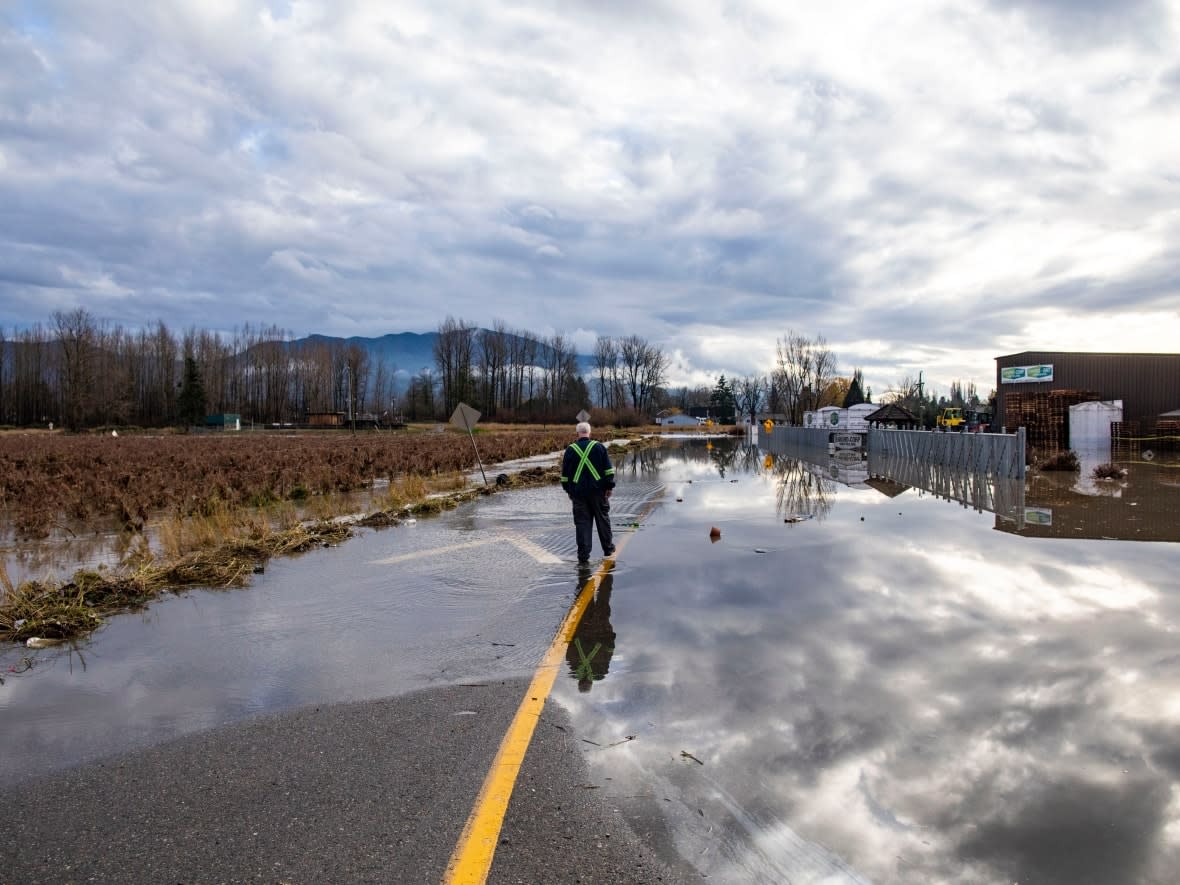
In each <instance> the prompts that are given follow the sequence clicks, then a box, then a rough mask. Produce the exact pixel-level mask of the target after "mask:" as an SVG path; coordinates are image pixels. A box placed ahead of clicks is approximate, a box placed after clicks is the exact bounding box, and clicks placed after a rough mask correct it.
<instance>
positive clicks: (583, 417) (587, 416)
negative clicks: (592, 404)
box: [574, 409, 590, 422]
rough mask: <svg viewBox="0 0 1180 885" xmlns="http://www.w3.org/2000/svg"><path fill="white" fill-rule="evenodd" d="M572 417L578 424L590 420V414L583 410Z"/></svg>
mask: <svg viewBox="0 0 1180 885" xmlns="http://www.w3.org/2000/svg"><path fill="white" fill-rule="evenodd" d="M574 417H575V418H577V419H578V421H579V422H582V421H589V420H590V413H589V412H587V411H586V410H585V409H582V411H580V412H578V414H576V415H575V416H574Z"/></svg>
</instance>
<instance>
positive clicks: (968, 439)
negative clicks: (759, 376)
mask: <svg viewBox="0 0 1180 885" xmlns="http://www.w3.org/2000/svg"><path fill="white" fill-rule="evenodd" d="M829 436H830V432H829V431H825V430H810V429H808V428H804V427H775V428H774V429H773V430H772V431H771V432H770V433H769V434H768V438H767V440H766V441H765V443H764V445H765V446H766V447H767V448H768V450H769V451H772V452H780V451H784V452H785V451H786V449H787V448H796V449H810V450H811V454H810V455H807V456H805V457H811V458H814V457H815V454H814V453H815V451H816V450H817V449H819V450H826V449H827V448H828V442H829ZM864 437H865V448H866V449H867V450H868V452H869V454H872V455H888V456H895V457H898V458H908V459H911V460H914V461H923V462H930V463H933V464H938V465H940V466H943V467H949V468H953V469H956V470H961V471H966V472H973V473H987V474H990V475H993V476H998V477H1007V478H1010V479H1024V432H1023V430H1020V431H1018V432H1017V433H937V432H932V431H921V430H876V429H874V430H869V431H867V432H865V433H864Z"/></svg>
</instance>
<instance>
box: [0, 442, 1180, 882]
mask: <svg viewBox="0 0 1180 885" xmlns="http://www.w3.org/2000/svg"><path fill="white" fill-rule="evenodd" d="M618 466H619V485H620V487H619V492H618V493H617V494H616V496H615V498H614V499H613V508H614V513H613V521H614V523H615V526H616V531H617V532H620V533H623V532H630V533H633V534H632V536H631V537H629V538H628V539H627V543H626V546H625V547H624V549H623V551H622V554H621V555H620V557H619V561H618V563H617V564H616V566H615V568H614V570H613V571H612V572H611V574H610V575H609V576H608V577H607V578H606V579H604V581H603V582H602V585H601V587H600V589H599V592H598V595H597V598H596V599H595V601H594V603H593V604H592V606H591V608H590V609H589V610H588V611H587V614H586V616H585V617H584V619H583V621H582V625H581V626H580V627H579V629H578V631H577V633H576V634H575V640H574V642H571V643H570V647H569V649H568V653H567V656H566V661H567V663H566V669H565V672H564V673H563V674H562V676H561V677H560V678H559V680H558V683H557V685H556V687H555V689H554V694H553V699H554V700H555V701H556V702H557V703H560V704H561V705H562V706H563V707H565V708H566V709H567V710H568V711H569V713H570V716H571V718H572V720H573V723H574V725H575V726H576V728H577V729H578V734H579V737H581V738H583V739H585V741H586V743H585V747H586V750H587V753H588V756H589V759H590V762H591V772H592V775H593V778H594V782H593V786H595V787H597V788H598V789H599V790H600V791H601V794H602V795H603V796H604V798H606V799H607V800H608V801H609V802H611V803H612V804H615V805H618V806H620V807H622V808H623V809H624V810H631V811H633V812H634V814H635V816H636V818H637V819H638V818H640V817H643V818H644V821H645V826H646V827H648V828H649V829H650V824H651V821H650V815H651V813H652V809H653V808H656V809H658V810H659V812H660V813H661V814H662V816H663V824H662V826H664V827H665V828H666V832H667V833H668V834H669V836H670V840H671V844H672V846H674V848H675V850H676V851H678V852H679V853H680V854H681V855H682V856H683V857H684V858H685V859H687V861H688V862H689V863H690V864H691V865H692V866H693V867H694V868H695V870H697V871H698V872H699V873H700V874H702V875H706V876H707V877H708V879H707V881H710V882H734V883H739V882H740V883H748V882H766V883H780V882H788V881H789V882H794V883H804V882H879V883H915V882H930V883H934V882H939V883H941V882H963V883H975V882H979V883H1011V882H1061V883H1065V882H1069V883H1079V882H1095V883H1099V882H1101V883H1171V882H1174V881H1175V878H1176V877H1175V871H1176V870H1177V869H1180V741H1178V740H1177V737H1176V735H1177V734H1180V634H1178V632H1177V627H1178V626H1180V591H1178V590H1177V587H1176V585H1177V580H1176V576H1177V574H1180V543H1178V542H1180V497H1178V495H1180V486H1178V485H1177V484H1176V483H1177V476H1178V474H1180V470H1178V469H1177V468H1176V467H1174V466H1168V465H1166V464H1163V463H1161V462H1159V461H1157V462H1154V463H1152V464H1142V463H1136V464H1132V465H1130V467H1131V472H1130V474H1129V475H1128V477H1126V479H1125V480H1122V481H1118V482H1117V483H1113V484H1104V485H1095V484H1093V483H1090V482H1089V481H1088V480H1085V479H1079V478H1078V477H1076V476H1053V477H1049V476H1030V478H1029V480H1028V482H1027V484H1026V485H1023V486H1021V488H1020V489H1019V490H1018V491H1017V490H1013V489H1010V488H1002V487H998V486H995V485H987V484H986V483H984V484H980V483H978V482H974V481H961V480H960V479H958V478H954V477H946V476H932V475H931V474H930V473H929V472H926V473H921V474H920V475H906V476H903V477H901V478H900V479H899V478H897V477H896V476H888V475H885V474H883V473H880V472H874V470H873V469H870V467H868V466H866V467H865V468H864V469H861V468H860V467H859V466H856V465H853V466H850V465H848V464H843V463H842V464H838V465H834V464H830V463H827V461H826V459H815V461H814V462H813V461H812V460H809V459H808V458H805V457H799V456H790V455H787V454H783V453H778V454H771V455H770V456H769V458H768V453H767V452H764V451H761V450H759V449H758V448H757V447H753V446H746V445H743V444H740V443H736V442H734V441H732V440H727V439H717V440H712V441H707V440H705V439H703V438H694V439H690V440H681V441H669V442H666V443H665V445H664V446H663V447H662V448H660V449H651V450H645V451H640V452H637V453H635V454H633V455H631V456H628V458H627V459H626V460H625V461H621V462H620V464H619V465H618ZM919 482H920V483H925V484H926V486H925V487H923V488H919V487H918V486H917V485H915V484H917V483H919ZM936 488H937V489H956V490H962V489H968V490H974V493H975V494H976V495H977V498H976V499H973V500H971V501H967V502H960V501H952V500H946V499H945V497H942V496H940V494H941V493H938V492H936V491H934V490H933V489H936ZM657 501H658V506H656V507H655V509H652V510H649V509H648V507H649V504H650V503H651V502H657ZM712 529H717V536H716V537H711V535H712V534H713V533H712V532H711V530H712ZM1123 538H1151V539H1152V540H1129V539H1128V540H1124V539H1123ZM574 558H575V554H574V549H573V531H572V525H571V521H570V519H569V513H568V505H567V503H566V501H565V498H564V496H562V495H561V494H560V492H559V491H558V490H556V489H552V488H542V489H528V490H522V491H517V492H507V493H501V494H498V495H495V496H492V497H490V498H488V499H485V500H482V501H479V502H477V503H475V504H472V505H465V506H464V507H462V508H460V509H459V510H457V511H454V512H452V513H448V514H444V515H442V516H440V517H438V518H435V519H428V520H422V521H420V522H419V523H417V524H415V525H411V526H401V527H398V528H395V529H389V530H384V531H377V532H366V533H363V534H361V535H360V536H359V537H357V538H355V539H353V540H350V541H348V542H346V543H345V544H343V545H341V546H340V547H338V548H332V549H328V550H321V551H315V552H313V553H310V554H307V555H305V556H303V557H300V558H297V559H286V560H276V561H274V562H272V563H271V564H270V565H269V566H268V568H267V571H266V573H265V574H264V575H259V576H257V577H256V578H255V580H254V582H253V584H252V585H251V586H250V587H249V588H247V589H245V590H238V591H229V592H223V593H214V592H191V593H186V594H184V595H182V596H179V597H173V598H169V599H166V600H163V601H161V602H159V603H156V604H153V605H152V607H151V608H150V609H148V610H147V611H146V612H144V613H142V614H132V615H126V616H121V617H119V618H114V619H112V620H111V621H110V623H109V624H108V625H107V626H106V627H104V628H103V629H102V630H101V631H99V632H98V633H97V634H95V636H94V637H93V638H92V639H91V640H89V641H87V642H86V643H84V644H82V645H80V646H79V649H78V650H77V651H74V652H70V651H60V650H59V651H56V652H52V653H47V652H38V653H36V654H37V658H36V664H35V666H34V667H33V669H31V670H29V671H27V672H24V673H19V674H14V673H12V672H11V670H12V669H14V668H18V667H19V665H20V659H21V658H22V657H24V656H26V655H28V654H29V653H27V652H24V651H23V650H19V649H6V650H4V651H3V652H0V673H3V675H4V676H5V681H4V684H3V685H2V686H0V743H2V745H3V746H4V747H5V753H4V754H3V755H2V756H0V785H3V784H4V783H6V782H8V783H11V782H16V781H20V780H22V779H25V778H28V777H32V776H35V775H36V774H38V773H40V772H45V771H51V770H54V769H56V768H59V767H61V766H63V765H69V764H72V763H75V762H78V761H81V760H84V759H88V758H94V757H97V756H101V755H105V754H108V753H110V752H113V751H114V750H116V749H122V748H125V747H128V746H133V745H136V744H149V743H154V742H158V741H160V740H164V739H166V738H168V737H172V736H175V735H178V734H184V733H188V732H193V731H198V730H202V729H206V728H209V727H212V726H215V725H220V724H223V723H225V722H230V721H235V720H240V719H243V718H246V717H249V716H251V715H253V714H256V713H260V712H271V711H276V710H284V709H291V708H295V707H301V706H306V705H309V704H320V703H329V702H333V701H337V700H363V699H368V698H378V697H385V696H389V695H393V694H399V693H402V692H406V691H410V690H413V689H416V688H420V687H425V686H431V685H444V684H456V683H460V684H462V683H468V682H471V683H475V682H481V681H485V680H494V679H505V678H515V677H521V676H527V674H529V673H530V672H531V670H532V668H533V667H534V666H535V665H536V663H537V661H538V660H539V658H540V656H541V654H542V652H543V651H544V649H545V647H546V646H547V645H548V643H549V642H550V640H551V639H552V637H553V633H554V629H555V627H556V625H557V624H558V623H559V622H560V621H561V618H562V617H563V615H564V614H565V611H566V610H567V609H568V607H569V605H570V603H571V602H572V600H573V597H574V595H575V593H576V590H577V588H578V586H579V582H580V580H581V578H582V577H584V576H579V574H578V572H577V569H576V565H575V563H574V562H573V560H574Z"/></svg>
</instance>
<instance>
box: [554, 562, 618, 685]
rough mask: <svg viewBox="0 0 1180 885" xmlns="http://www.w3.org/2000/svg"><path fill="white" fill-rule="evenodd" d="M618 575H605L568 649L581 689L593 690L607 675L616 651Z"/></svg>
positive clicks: (571, 667)
mask: <svg viewBox="0 0 1180 885" xmlns="http://www.w3.org/2000/svg"><path fill="white" fill-rule="evenodd" d="M613 586H614V575H612V574H610V573H609V572H608V573H607V574H606V575H604V576H603V577H602V580H601V582H599V584H598V591H597V592H596V593H595V594H594V598H593V599H592V600H590V604H589V605H588V606H586V611H585V612H583V613H582V619H581V620H580V621H578V626H577V629H575V630H574V638H573V639H572V640H571V641H570V644H569V647H568V648H567V649H566V652H565V659H566V660H567V661H568V662H569V665H570V673H571V675H572V676H573V677H574V678H575V679H576V680H578V690H579V691H589V690H590V688H591V687H592V686H593V685H594V683H595V682H597V681H598V680H599V679H602V678H604V677H605V676H606V671H607V669H609V667H610V659H611V656H612V655H613V654H614V653H615V631H614V628H613V627H611V623H610V594H611V588H612V587H613Z"/></svg>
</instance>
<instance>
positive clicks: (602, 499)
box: [573, 493, 615, 559]
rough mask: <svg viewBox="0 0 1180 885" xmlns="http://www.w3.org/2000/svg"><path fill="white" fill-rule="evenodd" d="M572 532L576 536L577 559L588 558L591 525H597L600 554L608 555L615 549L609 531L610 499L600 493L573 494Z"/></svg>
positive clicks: (591, 544)
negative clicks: (583, 495) (600, 546)
mask: <svg viewBox="0 0 1180 885" xmlns="http://www.w3.org/2000/svg"><path fill="white" fill-rule="evenodd" d="M573 502H574V533H575V534H576V535H577V538H578V559H589V558H590V550H591V548H592V547H593V546H594V535H593V534H592V532H591V527H592V526H597V527H598V542H599V543H600V544H602V555H603V556H609V555H610V554H611V553H613V552H614V550H615V543H614V541H613V540H612V539H611V532H610V501H608V500H607V497H606V495H603V494H601V493H599V494H596V495H590V496H589V497H585V498H584V497H582V496H580V495H575V496H574V497H573Z"/></svg>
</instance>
